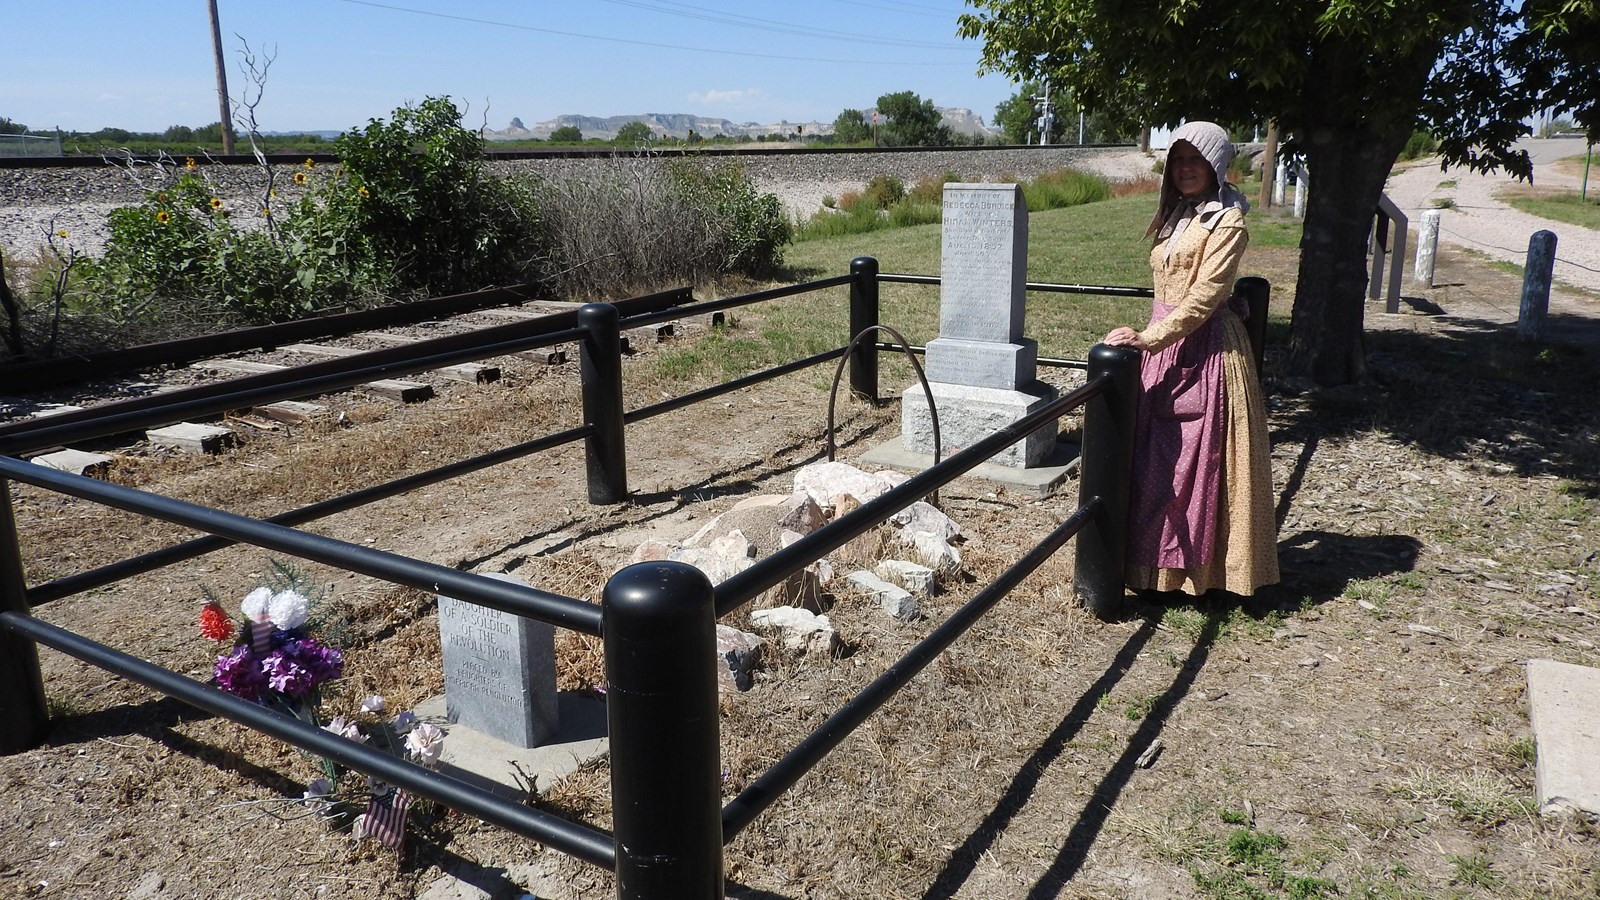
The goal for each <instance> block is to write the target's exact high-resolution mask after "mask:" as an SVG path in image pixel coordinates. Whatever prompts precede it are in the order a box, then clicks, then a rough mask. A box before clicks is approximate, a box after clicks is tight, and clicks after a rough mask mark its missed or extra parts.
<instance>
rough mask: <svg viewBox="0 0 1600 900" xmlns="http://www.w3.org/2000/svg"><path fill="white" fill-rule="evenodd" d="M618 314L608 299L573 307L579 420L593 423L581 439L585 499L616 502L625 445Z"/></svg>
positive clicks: (624, 471)
mask: <svg viewBox="0 0 1600 900" xmlns="http://www.w3.org/2000/svg"><path fill="white" fill-rule="evenodd" d="M620 321H621V315H620V314H619V313H618V312H617V308H616V307H615V306H612V305H611V304H609V303H587V304H584V305H583V306H581V307H579V308H578V325H579V327H581V328H583V330H584V332H585V334H584V337H583V343H582V345H581V347H580V352H579V357H580V366H579V372H580V375H581V376H582V379H583V420H584V422H586V423H587V424H589V425H591V426H593V427H594V433H593V434H590V435H589V436H588V437H587V438H585V439H584V460H585V463H586V464H587V465H588V473H589V502H590V503H595V504H606V503H621V502H622V501H623V500H625V499H627V497H628V445H627V438H626V429H625V428H624V427H623V422H622V412H623V410H622V330H621V326H620V324H619V323H620Z"/></svg>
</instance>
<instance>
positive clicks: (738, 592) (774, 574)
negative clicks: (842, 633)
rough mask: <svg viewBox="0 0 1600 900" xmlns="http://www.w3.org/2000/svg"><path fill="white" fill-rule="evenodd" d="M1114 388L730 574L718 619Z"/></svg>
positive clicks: (1005, 434) (1085, 392)
mask: <svg viewBox="0 0 1600 900" xmlns="http://www.w3.org/2000/svg"><path fill="white" fill-rule="evenodd" d="M1110 384H1111V379H1110V378H1109V377H1100V378H1093V379H1090V381H1089V382H1088V383H1086V384H1084V385H1083V386H1082V387H1079V388H1078V389H1077V390H1074V391H1072V392H1070V393H1068V394H1065V395H1063V396H1061V397H1059V398H1057V399H1056V400H1054V401H1053V402H1051V403H1049V404H1047V405H1045V406H1042V407H1040V408H1039V409H1037V410H1035V411H1033V412H1032V413H1029V414H1028V415H1026V416H1024V417H1022V418H1021V419H1018V420H1017V421H1016V422H1013V423H1012V424H1010V425H1008V426H1006V427H1005V428H1002V429H1000V430H999V431H996V432H994V433H993V434H991V435H989V436H988V437H985V438H984V439H983V440H980V441H978V442H977V443H975V444H973V445H972V446H970V447H968V448H967V449H965V450H963V451H961V452H960V453H957V454H955V455H954V456H951V457H950V458H949V459H947V460H945V461H943V462H941V463H939V464H938V465H936V466H933V467H931V468H928V469H924V470H923V471H922V472H920V473H918V474H916V475H913V476H911V477H910V478H908V479H906V480H905V481H903V482H901V483H900V484H898V485H895V486H894V487H892V488H890V489H889V490H887V491H885V492H884V493H882V494H880V495H879V496H877V497H875V498H873V499H872V500H869V501H867V502H866V503H863V504H861V506H860V508H858V509H855V510H852V511H851V512H848V513H846V514H845V515H843V516H841V517H839V518H838V519H836V520H834V521H833V522H830V523H829V524H828V526H827V527H826V528H821V529H818V530H817V531H813V532H812V533H810V534H808V535H806V536H805V537H802V538H801V539H799V540H798V541H795V542H794V543H792V544H790V545H789V546H787V547H784V548H782V549H781V550H778V551H776V552H774V553H773V554H772V555H771V556H768V557H766V558H765V559H761V560H758V561H756V562H755V564H753V565H751V566H750V567H749V568H747V569H745V570H744V571H742V572H738V573H735V574H733V575H730V576H729V577H728V578H726V579H725V580H723V581H722V582H721V583H720V584H718V585H717V615H718V616H724V615H727V614H728V613H730V612H732V611H733V610H735V609H738V608H739V607H740V606H742V605H744V604H745V603H748V602H750V601H751V600H752V599H754V598H755V597H756V596H758V595H760V594H761V592H763V591H765V590H767V589H768V588H771V587H772V586H774V585H776V584H779V583H781V582H782V581H783V580H784V579H786V578H788V577H789V576H791V575H793V574H794V573H796V572H798V571H800V570H801V569H804V568H805V567H806V566H809V565H811V564H812V563H813V562H815V561H817V560H818V559H820V558H822V557H823V556H825V555H827V554H828V553H830V552H832V551H834V550H837V549H838V548H840V547H842V546H844V545H845V544H847V543H849V542H850V541H852V540H854V539H855V538H858V537H860V536H861V535H863V534H865V533H867V532H868V531H870V530H871V529H873V528H875V527H876V526H877V525H878V524H879V523H880V522H883V521H884V520H885V519H888V518H889V517H890V516H892V515H894V514H895V513H897V512H899V511H900V510H901V509H904V508H905V507H907V506H910V505H911V504H912V503H914V502H916V501H917V500H920V499H922V498H923V497H926V496H928V495H929V494H931V493H933V492H935V491H937V490H938V489H939V488H942V487H944V486H945V485H947V484H949V483H950V482H952V481H954V480H956V479H957V478H959V477H961V476H962V475H965V474H966V473H968V472H970V471H972V470H973V469H975V468H977V467H978V466H979V465H981V464H982V463H984V462H986V461H988V459H989V457H991V456H993V455H995V454H996V453H998V452H1000V451H1001V450H1004V449H1005V448H1007V447H1009V446H1011V445H1012V444H1014V443H1016V442H1017V441H1019V440H1022V439H1023V438H1025V437H1027V436H1028V435H1030V434H1032V433H1033V432H1035V431H1037V430H1039V429H1040V428H1042V427H1043V426H1044V425H1046V424H1048V423H1050V422H1053V421H1055V420H1056V419H1058V418H1060V417H1061V416H1063V415H1065V414H1066V413H1067V412H1070V411H1071V410H1074V409H1076V408H1078V407H1079V406H1082V405H1083V404H1084V403H1085V402H1086V401H1088V400H1089V399H1091V398H1093V397H1097V396H1099V395H1100V394H1102V393H1104V392H1105V391H1106V390H1107V388H1108V387H1109V386H1110Z"/></svg>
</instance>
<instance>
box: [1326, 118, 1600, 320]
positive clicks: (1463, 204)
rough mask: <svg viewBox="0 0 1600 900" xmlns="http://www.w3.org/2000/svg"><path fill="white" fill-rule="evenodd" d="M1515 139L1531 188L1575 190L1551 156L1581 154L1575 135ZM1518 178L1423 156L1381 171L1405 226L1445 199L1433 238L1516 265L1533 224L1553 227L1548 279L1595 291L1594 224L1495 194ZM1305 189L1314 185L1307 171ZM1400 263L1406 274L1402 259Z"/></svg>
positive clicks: (1598, 186) (1599, 181)
mask: <svg viewBox="0 0 1600 900" xmlns="http://www.w3.org/2000/svg"><path fill="white" fill-rule="evenodd" d="M1517 146H1518V147H1521V148H1522V149H1525V150H1527V151H1528V154H1529V156H1530V157H1531V158H1532V159H1533V163H1534V181H1533V183H1534V185H1535V186H1536V187H1540V188H1551V187H1554V188H1567V189H1571V190H1577V189H1578V187H1579V184H1580V177H1578V176H1574V175H1572V174H1570V173H1568V172H1563V171H1560V170H1559V169H1558V167H1557V166H1556V165H1555V163H1557V162H1558V161H1559V160H1562V159H1565V158H1569V157H1572V156H1574V155H1581V154H1582V153H1583V144H1582V143H1581V142H1580V141H1573V140H1561V139H1546V140H1535V139H1528V140H1524V141H1522V142H1520V143H1518V145H1517ZM1590 182H1591V183H1590V186H1589V189H1590V191H1591V192H1597V191H1600V177H1596V176H1595V174H1594V173H1591V178H1590ZM1518 184H1519V182H1517V181H1516V179H1514V178H1512V177H1510V176H1508V175H1506V174H1505V173H1504V172H1497V173H1494V174H1489V175H1481V174H1477V173H1474V172H1468V171H1466V170H1464V169H1451V170H1449V171H1440V169H1439V166H1438V164H1437V162H1436V161H1426V162H1422V163H1418V164H1414V165H1410V166H1407V167H1405V168H1397V169H1396V170H1395V172H1394V174H1393V175H1391V176H1389V183H1388V185H1387V187H1386V188H1385V190H1386V192H1387V193H1388V195H1389V198H1390V199H1391V200H1393V201H1394V203H1395V205H1396V206H1398V207H1400V209H1401V210H1402V211H1403V212H1404V213H1405V214H1406V216H1407V218H1409V219H1410V224H1411V227H1412V228H1413V229H1416V228H1417V227H1418V226H1420V225H1421V223H1422V214H1423V213H1424V212H1426V211H1428V210H1430V209H1434V208H1436V203H1435V201H1445V200H1449V201H1451V202H1453V204H1454V205H1453V206H1451V207H1450V208H1448V209H1445V210H1444V212H1443V214H1442V215H1441V216H1440V220H1439V240H1440V241H1441V242H1446V243H1450V244H1454V245H1456V246H1458V247H1465V248H1467V249H1470V250H1476V251H1478V252H1480V253H1483V254H1484V255H1486V256H1488V257H1489V258H1491V259H1496V260H1500V261H1503V262H1511V263H1516V264H1518V265H1522V264H1523V263H1524V262H1525V261H1526V260H1527V256H1528V239H1529V238H1530V237H1532V236H1533V233H1534V232H1536V231H1539V230H1541V229H1547V230H1549V231H1553V232H1555V234H1556V265H1555V277H1556V279H1557V280H1558V281H1564V282H1567V283H1568V284H1570V285H1572V286H1574V287H1579V288H1584V289H1586V290H1590V291H1600V231H1596V230H1594V229H1592V228H1582V227H1579V226H1577V225H1568V224H1566V223H1564V222H1554V221H1551V220H1549V219H1541V218H1538V217H1537V216H1530V215H1528V214H1527V213H1524V212H1519V211H1518V210H1516V209H1514V208H1512V207H1511V206H1509V205H1508V204H1506V203H1505V202H1504V201H1503V200H1501V199H1500V195H1501V194H1502V193H1503V192H1506V191H1508V190H1511V189H1513V186H1514V185H1518ZM1312 190H1316V182H1315V179H1314V177H1313V181H1312ZM1413 246H1414V245H1413ZM1405 265H1406V266H1407V270H1406V271H1407V272H1408V273H1409V272H1410V271H1411V270H1410V265H1411V263H1410V260H1407V261H1406V262H1405Z"/></svg>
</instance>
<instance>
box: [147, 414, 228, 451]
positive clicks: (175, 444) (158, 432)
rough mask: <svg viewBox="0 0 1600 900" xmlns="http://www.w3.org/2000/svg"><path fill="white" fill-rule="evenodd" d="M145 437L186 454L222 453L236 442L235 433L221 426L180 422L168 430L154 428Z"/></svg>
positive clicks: (156, 443)
mask: <svg viewBox="0 0 1600 900" xmlns="http://www.w3.org/2000/svg"><path fill="white" fill-rule="evenodd" d="M144 434H145V437H146V438H147V439H148V440H149V441H150V443H152V444H155V445H157V446H161V447H171V448H172V449H174V450H182V451H183V452H185V453H221V452H222V451H223V450H226V449H227V448H229V447H232V446H233V445H234V442H235V437H234V434H233V431H232V430H231V429H228V428H223V427H222V426H221V425H201V424H199V423H196V422H179V423H178V424H176V425H168V426H167V427H166V428H152V429H150V430H149V431H146V432H145V433H144Z"/></svg>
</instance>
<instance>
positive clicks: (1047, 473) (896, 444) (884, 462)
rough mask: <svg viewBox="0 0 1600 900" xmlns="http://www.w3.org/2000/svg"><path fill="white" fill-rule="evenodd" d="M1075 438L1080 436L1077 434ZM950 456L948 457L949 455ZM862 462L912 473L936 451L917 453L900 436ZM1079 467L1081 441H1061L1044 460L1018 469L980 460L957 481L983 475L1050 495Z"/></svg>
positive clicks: (923, 466) (1023, 490)
mask: <svg viewBox="0 0 1600 900" xmlns="http://www.w3.org/2000/svg"><path fill="white" fill-rule="evenodd" d="M1074 440H1076V439H1075V438H1074ZM947 458H948V457H947ZM861 462H863V463H868V464H871V465H874V466H883V467H885V468H889V469H899V470H900V471H902V472H906V473H908V474H911V475H915V474H917V473H918V472H921V471H923V470H924V469H927V468H929V467H931V466H932V465H933V454H931V453H913V452H911V451H910V450H907V449H906V448H904V447H902V446H900V441H899V439H898V438H897V439H895V440H891V441H885V442H883V443H881V444H879V445H878V446H876V447H873V448H872V449H871V450H868V451H867V452H866V453H863V454H861ZM1077 470H1078V445H1077V444H1075V443H1067V442H1066V441H1057V442H1056V444H1055V445H1054V448H1053V449H1052V450H1051V452H1050V455H1049V456H1048V457H1046V458H1045V460H1044V462H1043V463H1041V464H1039V465H1037V466H1033V467H1031V468H1027V469H1014V468H1012V467H1011V466H997V465H995V464H994V463H980V464H979V465H978V467H977V468H975V469H973V470H972V471H971V472H969V473H967V474H966V475H963V476H962V477H961V478H958V479H956V481H958V482H959V481H963V480H965V479H968V478H981V479H983V480H984V481H990V482H993V483H994V484H996V485H998V486H1000V487H1003V488H1005V489H1006V490H1011V491H1016V492H1018V493H1021V494H1027V495H1028V496H1030V497H1048V496H1050V495H1052V494H1054V493H1055V492H1056V491H1058V490H1060V488H1061V485H1062V484H1064V483H1065V482H1066V481H1067V479H1068V478H1069V477H1071V476H1072V474H1073V473H1074V472H1076V471H1077Z"/></svg>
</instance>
